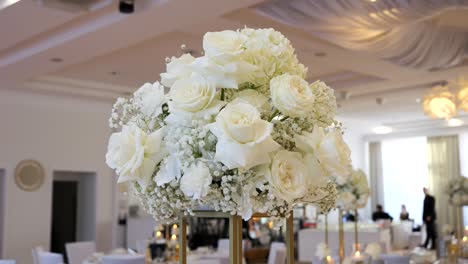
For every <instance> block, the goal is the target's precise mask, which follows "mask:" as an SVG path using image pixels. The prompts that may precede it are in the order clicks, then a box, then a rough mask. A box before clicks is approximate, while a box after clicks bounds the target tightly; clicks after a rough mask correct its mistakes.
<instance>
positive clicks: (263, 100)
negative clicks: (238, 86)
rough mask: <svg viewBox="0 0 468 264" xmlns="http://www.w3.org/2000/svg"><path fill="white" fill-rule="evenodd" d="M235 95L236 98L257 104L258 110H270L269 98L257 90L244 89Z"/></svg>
mask: <svg viewBox="0 0 468 264" xmlns="http://www.w3.org/2000/svg"><path fill="white" fill-rule="evenodd" d="M234 96H235V97H234V98H238V99H241V100H244V101H246V102H247V103H249V104H251V105H253V106H255V107H256V108H257V109H258V110H260V111H262V112H263V111H268V110H270V109H269V104H268V98H267V97H266V96H265V95H263V94H261V93H259V92H257V91H255V90H254V89H246V90H242V91H240V92H238V93H236V94H235V95H234Z"/></svg>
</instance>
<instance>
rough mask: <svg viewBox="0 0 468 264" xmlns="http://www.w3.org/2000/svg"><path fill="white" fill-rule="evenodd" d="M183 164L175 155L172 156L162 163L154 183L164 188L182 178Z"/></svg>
mask: <svg viewBox="0 0 468 264" xmlns="http://www.w3.org/2000/svg"><path fill="white" fill-rule="evenodd" d="M181 169H182V164H181V162H180V160H179V158H177V156H175V155H170V156H169V157H167V158H165V159H164V160H163V161H161V165H160V167H159V171H158V173H156V177H155V178H154V181H155V182H156V184H157V185H158V186H162V185H164V184H166V183H169V182H171V181H173V180H177V179H179V178H180V176H181Z"/></svg>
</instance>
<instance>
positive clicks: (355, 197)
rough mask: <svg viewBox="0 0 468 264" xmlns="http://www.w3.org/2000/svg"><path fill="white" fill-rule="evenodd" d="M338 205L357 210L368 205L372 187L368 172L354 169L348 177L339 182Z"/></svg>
mask: <svg viewBox="0 0 468 264" xmlns="http://www.w3.org/2000/svg"><path fill="white" fill-rule="evenodd" d="M337 189H338V192H339V193H338V200H337V206H338V207H339V208H341V209H343V210H356V209H359V208H363V207H365V206H366V205H367V201H368V199H369V195H370V188H369V185H368V183H367V177H366V174H365V173H364V172H363V171H362V170H353V171H352V173H351V175H350V176H349V177H348V178H344V179H343V180H341V181H338V183H337Z"/></svg>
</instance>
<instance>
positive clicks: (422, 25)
mask: <svg viewBox="0 0 468 264" xmlns="http://www.w3.org/2000/svg"><path fill="white" fill-rule="evenodd" d="M459 8H468V1H467V0H377V1H376V2H371V1H368V0H331V1H330V0H276V1H271V2H267V3H264V4H262V5H260V6H258V7H257V12H258V13H260V14H262V15H264V16H267V17H270V18H272V19H275V20H278V21H280V22H282V23H285V24H288V25H291V26H294V27H298V28H302V29H304V30H306V31H308V32H310V33H311V34H313V35H315V36H318V37H320V38H323V39H326V40H328V41H329V42H331V43H334V44H337V45H339V46H342V47H343V48H346V49H351V50H359V51H368V52H371V53H373V54H376V55H377V56H379V57H380V58H383V59H387V60H390V61H392V62H395V63H397V64H400V65H403V66H408V67H414V68H421V69H437V68H447V67H451V66H455V65H457V64H459V63H460V62H462V61H463V60H464V59H465V58H467V55H468V32H467V31H460V29H458V30H456V29H454V28H450V27H447V26H440V25H438V24H437V16H439V15H440V14H442V13H443V12H445V11H447V10H453V9H459Z"/></svg>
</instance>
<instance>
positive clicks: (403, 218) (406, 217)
mask: <svg viewBox="0 0 468 264" xmlns="http://www.w3.org/2000/svg"><path fill="white" fill-rule="evenodd" d="M407 220H409V213H408V211H407V210H406V206H405V205H404V204H402V205H401V212H400V221H407Z"/></svg>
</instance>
